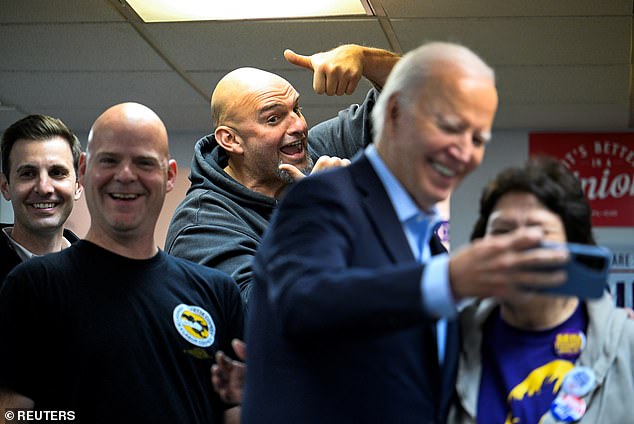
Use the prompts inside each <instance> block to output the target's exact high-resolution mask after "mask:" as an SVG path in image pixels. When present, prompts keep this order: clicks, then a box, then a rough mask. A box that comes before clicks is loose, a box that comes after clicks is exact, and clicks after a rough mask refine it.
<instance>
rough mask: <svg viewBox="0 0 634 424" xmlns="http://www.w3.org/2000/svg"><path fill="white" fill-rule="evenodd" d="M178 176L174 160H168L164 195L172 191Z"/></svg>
mask: <svg viewBox="0 0 634 424" xmlns="http://www.w3.org/2000/svg"><path fill="white" fill-rule="evenodd" d="M177 174H178V165H177V164H176V161H175V160H174V159H170V160H169V161H168V162H167V186H166V190H165V192H166V193H169V192H170V191H172V190H173V189H174V185H175V184H176V175H177Z"/></svg>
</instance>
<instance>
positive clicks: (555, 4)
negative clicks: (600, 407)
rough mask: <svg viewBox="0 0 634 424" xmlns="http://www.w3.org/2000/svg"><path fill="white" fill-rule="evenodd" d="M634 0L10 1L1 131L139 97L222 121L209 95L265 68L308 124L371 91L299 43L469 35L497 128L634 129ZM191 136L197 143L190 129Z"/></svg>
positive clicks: (174, 114) (0, 4)
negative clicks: (287, 56)
mask: <svg viewBox="0 0 634 424" xmlns="http://www.w3.org/2000/svg"><path fill="white" fill-rule="evenodd" d="M633 2H634V0H370V1H369V3H371V4H372V5H373V7H374V8H375V10H377V14H378V15H380V16H379V17H363V18H359V19H315V20H299V21H279V20H278V21H239V22H235V21H234V22H197V23H174V24H143V23H142V22H140V21H139V20H138V19H136V17H135V16H134V15H133V14H132V13H131V12H130V10H129V9H127V8H126V7H125V3H124V2H123V0H120V1H119V0H0V103H1V105H0V130H3V129H4V128H6V127H7V126H8V125H10V124H11V123H13V122H14V121H15V120H17V119H19V118H21V117H22V116H24V115H26V114H29V113H45V114H50V115H53V116H57V117H60V118H61V119H62V120H64V121H65V122H66V123H67V124H69V125H70V126H71V127H72V128H73V129H74V130H75V131H76V132H77V133H79V134H85V133H86V132H87V130H88V128H89V127H90V125H91V123H92V122H93V121H94V119H95V118H96V117H97V116H98V115H99V114H100V113H101V112H102V111H103V110H104V109H105V108H107V107H108V106H110V105H112V104H115V103H118V102H122V101H138V102H141V103H144V104H146V105H148V106H149V107H151V108H152V109H154V110H155V111H156V112H157V113H158V114H159V115H160V116H161V117H162V118H163V120H164V121H165V123H166V125H167V127H168V130H169V131H170V133H172V134H174V133H176V134H179V133H186V134H189V133H193V134H197V135H204V134H207V133H209V132H210V131H211V122H210V116H209V115H210V114H209V95H210V93H211V91H212V89H213V87H214V86H215V84H216V83H217V81H218V80H219V78H220V77H221V76H222V75H224V74H225V73H226V72H228V71H230V70H232V69H235V68H237V67H241V66H256V67H260V68H264V69H268V70H271V71H273V72H276V73H279V74H280V75H282V76H284V77H285V78H286V79H288V80H289V81H290V82H291V83H292V84H293V85H294V86H295V87H296V88H297V89H298V91H299V92H300V93H302V106H303V107H304V112H305V114H306V116H307V117H308V121H309V124H311V123H316V122H319V121H321V120H323V119H325V118H327V117H330V116H332V114H333V113H334V111H335V110H337V109H339V108H341V107H343V106H345V105H347V104H349V103H350V102H351V101H354V102H358V101H360V100H361V99H362V96H363V94H364V93H363V90H358V91H359V92H358V93H357V94H355V95H354V96H352V98H350V97H342V98H328V97H324V96H316V95H314V94H313V93H312V89H311V81H312V80H311V77H312V76H311V75H310V74H309V73H308V72H307V71H304V70H301V69H295V68H293V67H292V66H290V65H288V64H287V63H286V62H285V61H284V59H283V56H282V52H283V50H284V49H285V48H292V49H294V50H296V51H297V52H299V53H306V54H308V53H312V52H316V51H322V50H326V49H330V48H332V47H335V46H337V45H339V44H342V43H348V42H354V43H360V44H365V45H369V46H375V47H381V48H390V49H393V50H395V51H399V52H403V51H407V50H410V49H412V48H414V47H416V46H417V45H419V44H420V43H421V42H422V41H428V40H449V41H455V42H460V43H463V44H465V45H467V46H469V47H471V48H472V49H474V50H475V51H476V52H478V53H479V54H480V55H481V56H482V57H484V58H485V60H487V62H489V63H490V64H491V65H493V66H494V68H495V69H496V71H497V76H498V86H499V91H500V98H501V104H500V109H499V113H498V116H497V118H496V122H495V127H496V128H497V129H522V130H528V129H541V130H543V129H548V130H556V129H566V130H580V131H583V130H611V131H613V130H617V131H618V130H625V129H628V128H630V127H631V126H632V124H631V122H632V118H631V117H632V107H631V98H630V86H631V80H632V76H631V74H632V17H633ZM192 141H193V140H192Z"/></svg>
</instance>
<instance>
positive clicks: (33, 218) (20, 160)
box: [1, 136, 81, 248]
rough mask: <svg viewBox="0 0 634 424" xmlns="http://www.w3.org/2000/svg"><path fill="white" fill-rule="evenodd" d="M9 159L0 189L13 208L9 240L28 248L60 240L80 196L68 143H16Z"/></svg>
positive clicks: (59, 139)
mask: <svg viewBox="0 0 634 424" xmlns="http://www.w3.org/2000/svg"><path fill="white" fill-rule="evenodd" d="M9 157H10V161H9V163H10V164H11V169H10V174H9V179H8V180H7V178H5V176H4V174H3V175H2V184H1V187H2V194H3V196H4V198H5V199H6V200H9V201H11V205H12V207H13V215H14V227H13V231H12V237H13V238H14V239H15V240H17V241H18V242H19V243H20V244H22V245H23V246H25V247H27V248H29V246H30V245H31V244H32V241H33V240H38V239H40V238H43V237H44V238H46V237H53V236H56V235H59V236H61V234H62V232H63V226H64V223H65V222H66V220H67V218H68V216H69V215H70V213H71V211H72V209H73V202H74V201H76V200H78V199H79V197H80V195H81V188H80V186H79V184H78V182H77V176H76V175H75V169H74V167H73V155H72V152H71V148H70V145H69V144H68V141H66V140H64V139H63V138H62V137H59V136H54V137H51V138H47V139H43V140H27V139H19V140H17V141H16V143H15V144H14V145H13V148H12V149H11V153H10V156H9Z"/></svg>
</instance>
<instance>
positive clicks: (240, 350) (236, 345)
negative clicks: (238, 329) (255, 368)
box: [231, 339, 247, 361]
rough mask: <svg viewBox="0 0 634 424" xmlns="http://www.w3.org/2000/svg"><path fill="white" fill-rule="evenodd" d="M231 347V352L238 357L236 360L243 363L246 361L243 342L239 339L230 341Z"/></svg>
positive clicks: (245, 349) (245, 347)
mask: <svg viewBox="0 0 634 424" xmlns="http://www.w3.org/2000/svg"><path fill="white" fill-rule="evenodd" d="M231 347H233V351H234V352H235V353H236V355H238V358H240V359H241V360H243V361H244V360H246V359H247V345H246V343H245V342H243V341H242V340H239V339H233V340H232V341H231Z"/></svg>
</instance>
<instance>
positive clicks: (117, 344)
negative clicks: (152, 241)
mask: <svg viewBox="0 0 634 424" xmlns="http://www.w3.org/2000/svg"><path fill="white" fill-rule="evenodd" d="M242 335H243V317H242V304H241V300H240V294H239V290H238V288H237V285H236V284H235V283H234V282H233V280H232V279H231V278H230V277H229V276H228V275H226V274H224V273H221V272H219V271H217V270H213V269H210V268H206V267H203V266H201V265H198V264H194V263H192V262H188V261H185V260H183V259H180V258H175V257H171V256H169V255H167V254H165V253H164V252H159V253H158V254H157V255H155V256H154V257H152V258H150V259H145V260H134V259H130V258H126V257H123V256H119V255H117V254H115V253H112V252H110V251H107V250H105V249H102V248H100V247H99V246H97V245H95V244H92V243H90V242H87V241H79V242H77V243H76V244H75V245H73V246H71V247H69V248H68V249H65V250H63V251H62V252H59V253H55V254H51V255H47V256H43V257H39V258H33V259H31V260H29V261H28V262H25V263H24V264H21V265H19V266H18V267H16V268H15V269H14V270H13V271H12V272H11V273H10V274H9V275H8V276H7V279H6V280H5V283H4V286H3V287H2V289H1V290H0V340H2V343H0V385H1V386H3V387H7V388H9V389H11V390H13V391H15V392H18V393H20V394H23V395H25V396H27V397H29V398H31V399H33V401H34V402H35V408H36V409H40V410H55V411H60V410H61V411H74V413H75V417H76V420H75V422H85V423H91V424H93V423H108V422H135V423H157V422H182V423H185V422H186V423H214V422H221V417H222V414H223V410H224V409H225V408H226V407H225V406H224V405H223V404H222V403H221V401H220V399H219V398H218V396H217V395H216V394H215V393H214V391H213V388H212V386H211V378H210V366H211V364H212V362H213V356H214V354H215V352H216V351H217V350H218V349H222V350H224V351H225V352H229V351H230V349H231V348H230V342H231V339H232V338H234V337H238V338H241V337H242Z"/></svg>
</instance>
